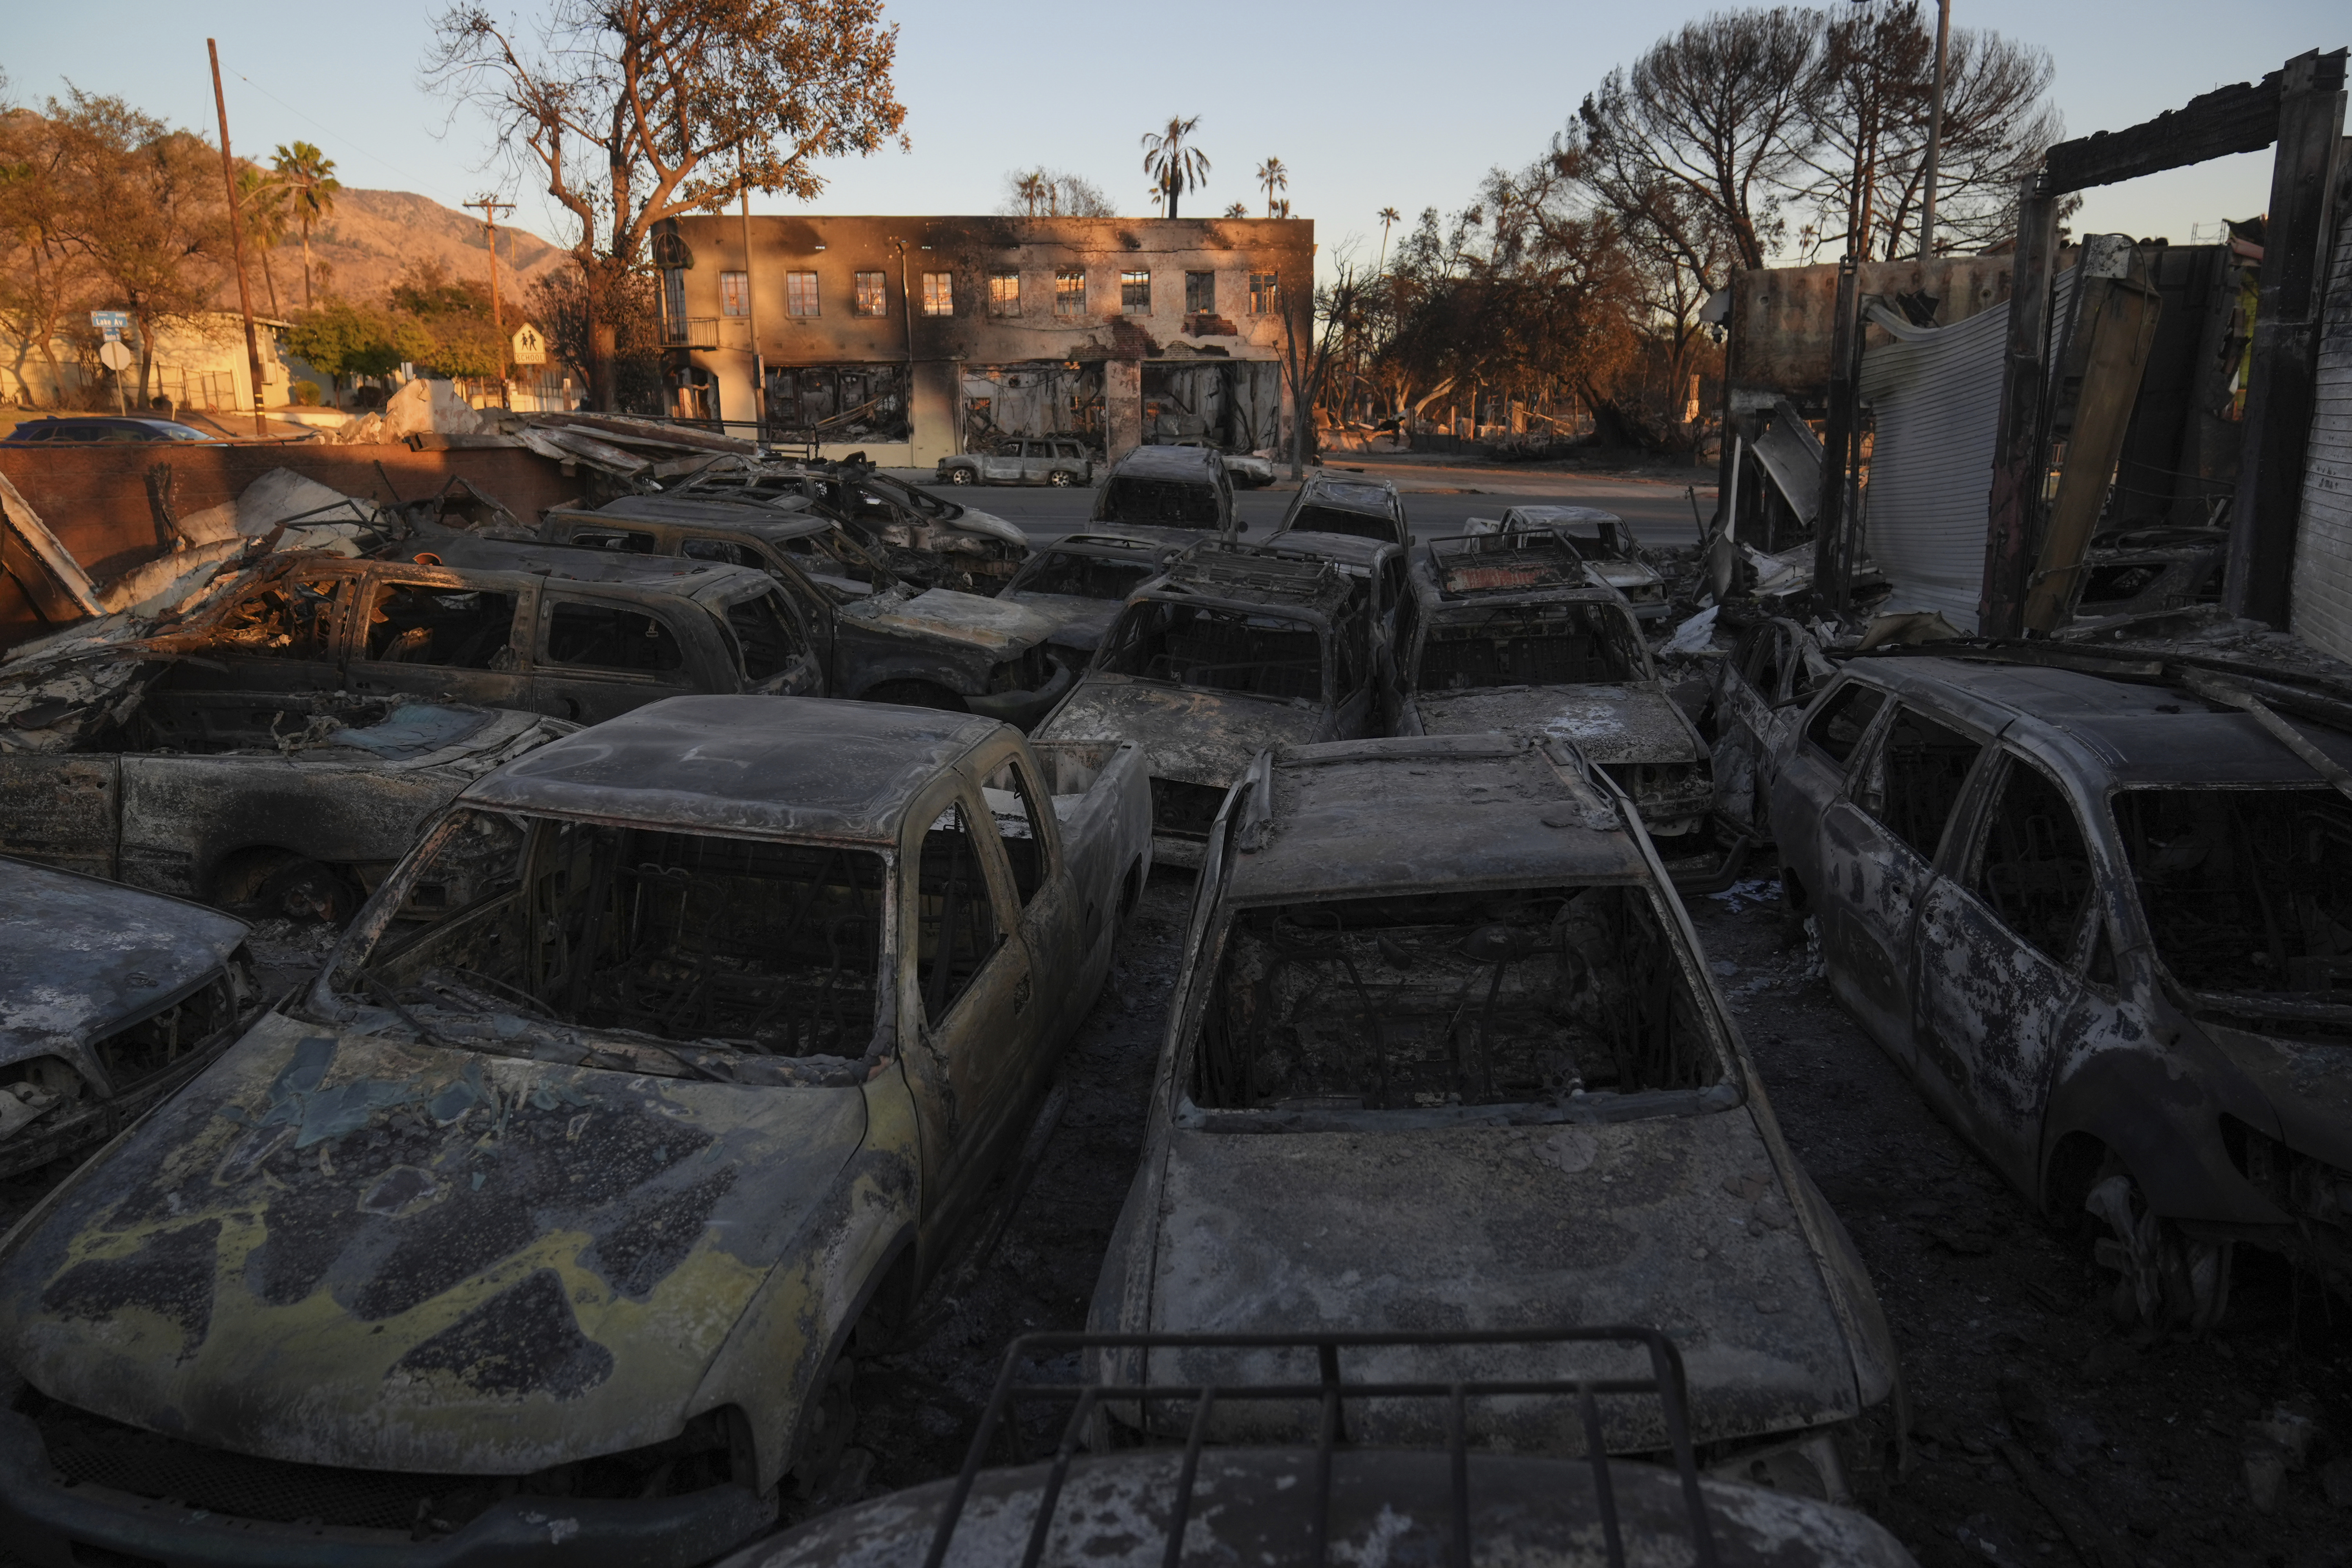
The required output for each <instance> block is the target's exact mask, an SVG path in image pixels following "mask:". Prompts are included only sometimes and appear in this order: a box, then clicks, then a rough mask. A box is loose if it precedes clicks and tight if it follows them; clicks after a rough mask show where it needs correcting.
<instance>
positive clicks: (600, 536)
mask: <svg viewBox="0 0 2352 1568" xmlns="http://www.w3.org/2000/svg"><path fill="white" fill-rule="evenodd" d="M567 542H568V543H572V544H576V545H578V546H580V547H581V548H582V549H583V550H618V551H621V552H624V553H625V554H629V555H651V554H652V553H653V552H654V536H653V535H652V534H650V533H647V532H646V531H643V530H642V529H635V528H579V529H574V530H572V537H571V538H570V539H569V540H568V541H567Z"/></svg>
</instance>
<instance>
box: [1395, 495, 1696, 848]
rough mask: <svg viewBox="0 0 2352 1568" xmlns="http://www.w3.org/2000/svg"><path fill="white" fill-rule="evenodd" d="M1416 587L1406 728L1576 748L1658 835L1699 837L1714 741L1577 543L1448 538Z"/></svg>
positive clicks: (1419, 570) (1436, 545) (1529, 534)
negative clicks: (1670, 687)
mask: <svg viewBox="0 0 2352 1568" xmlns="http://www.w3.org/2000/svg"><path fill="white" fill-rule="evenodd" d="M1412 580H1413V589H1414V593H1415V594H1416V595H1417V596H1418V599H1419V604H1418V606H1417V615H1416V623H1415V625H1414V626H1413V628H1412V643H1411V645H1410V648H1409V651H1408V653H1407V655H1406V658H1405V660H1404V684H1405V697H1404V702H1403V707H1402V713H1401V715H1400V717H1399V721H1398V723H1397V726H1396V728H1397V732H1398V733H1399V734H1402V735H1424V734H1426V735H1458V734H1469V733H1475V732H1477V731H1486V730H1498V731H1504V732H1505V733H1507V734H1515V735H1530V736H1534V737H1537V738H1538V739H1552V740H1562V741H1567V742H1570V743H1572V744H1573V745H1575V746H1576V748H1577V749H1578V750H1579V751H1580V752H1583V753H1584V754H1585V755H1586V756H1587V757H1590V758H1591V760H1592V761H1594V762H1595V763H1599V764H1600V765H1601V767H1602V768H1603V769H1605V770H1606V771H1607V772H1608V773H1609V774H1610V776H1611V777H1612V778H1614V779H1615V780H1616V781H1617V783H1618V784H1619V785H1620V786H1622V788H1623V789H1624V791H1625V793H1626V794H1628V795H1632V796H1633V803H1634V804H1635V805H1638V806H1639V807H1641V811H1642V820H1643V824H1644V825H1645V826H1647V827H1648V829H1649V831H1650V834H1651V836H1652V837H1655V838H1661V839H1665V840H1669V841H1673V840H1682V841H1684V842H1685V843H1689V842H1694V841H1695V840H1696V836H1697V835H1698V834H1699V833H1700V831H1701V830H1702V829H1704V828H1705V827H1706V826H1707V822H1708V817H1709V815H1710V813H1711V812H1712V810H1713V806H1714V799H1715V786H1714V783H1713V778H1712V774H1711V773H1710V771H1709V768H1708V761H1707V748H1706V742H1704V741H1702V740H1701V739H1700V738H1699V733H1698V730H1697V728H1696V726H1695V725H1693V724H1692V722H1691V721H1690V719H1689V717H1688V716H1687V715H1685V713H1684V712H1683V710H1682V709H1681V707H1680V706H1679V705H1678V704H1676V703H1675V700H1674V699H1673V698H1672V697H1671V696H1669V695H1667V692H1666V688H1665V683H1664V681H1663V680H1661V679H1659V678H1658V672H1657V668H1656V666H1655V665H1654V664H1653V663H1652V662H1651V660H1650V651H1649V648H1648V647H1647V646H1646V645H1645V644H1644V643H1643V640H1642V632H1641V627H1640V626H1639V625H1638V624H1637V623H1636V622H1635V620H1634V618H1633V611H1632V610H1631V609H1630V608H1629V607H1628V606H1627V605H1626V603H1625V601H1624V599H1623V598H1622V597H1621V596H1620V595H1618V593H1617V592H1616V590H1615V589H1613V588H1610V587H1608V586H1606V585H1604V584H1600V583H1598V582H1596V581H1594V580H1593V578H1592V576H1591V573H1590V571H1589V569H1588V568H1587V566H1586V564H1585V563H1584V561H1583V559H1582V557H1581V556H1580V555H1579V554H1578V552H1577V551H1576V549H1575V547H1574V546H1573V545H1571V544H1570V543H1568V542H1566V541H1564V540H1561V539H1559V538H1558V537H1557V536H1556V535H1553V534H1550V533H1548V532H1543V531H1525V532H1518V533H1508V534H1499V533H1487V534H1471V535H1468V536H1465V537H1463V538H1459V539H1440V540H1436V541H1433V542H1431V543H1430V544H1428V545H1426V546H1424V547H1423V549H1421V550H1420V551H1418V552H1415V554H1414V557H1413V562H1412ZM1667 847H1668V849H1669V852H1670V853H1671V852H1674V849H1675V846H1674V845H1673V844H1672V843H1671V842H1670V843H1669V845H1668V846H1667Z"/></svg>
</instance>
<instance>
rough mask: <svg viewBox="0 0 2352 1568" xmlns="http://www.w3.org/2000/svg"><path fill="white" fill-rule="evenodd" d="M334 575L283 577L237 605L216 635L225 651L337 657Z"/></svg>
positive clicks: (215, 642)
mask: <svg viewBox="0 0 2352 1568" xmlns="http://www.w3.org/2000/svg"><path fill="white" fill-rule="evenodd" d="M337 582H338V580H337V579H335V578H333V577H318V578H302V577H281V578H279V579H278V581H277V582H275V583H270V584H266V585H264V586H263V587H261V588H260V589H258V590H257V591H256V592H254V593H252V594H249V595H247V596H246V597H245V598H244V599H243V600H242V601H240V602H239V603H237V604H236V605H232V606H231V607H230V608H229V610H228V613H227V614H226V615H225V616H222V617H221V620H220V626H219V629H218V630H216V631H215V633H214V634H213V637H212V639H211V640H212V645H213V647H215V649H217V650H218V651H220V652H223V653H232V652H233V653H257V654H268V655H270V656H272V657H275V658H333V657H334V656H335V615H334V610H335V588H336V586H337Z"/></svg>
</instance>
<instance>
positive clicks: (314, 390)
mask: <svg viewBox="0 0 2352 1568" xmlns="http://www.w3.org/2000/svg"><path fill="white" fill-rule="evenodd" d="M294 401H295V402H296V403H298V404H299V405H302V406H303V407H305V408H316V407H318V406H319V384H318V383H317V382H315V381H298V382H296V383H295V384H294Z"/></svg>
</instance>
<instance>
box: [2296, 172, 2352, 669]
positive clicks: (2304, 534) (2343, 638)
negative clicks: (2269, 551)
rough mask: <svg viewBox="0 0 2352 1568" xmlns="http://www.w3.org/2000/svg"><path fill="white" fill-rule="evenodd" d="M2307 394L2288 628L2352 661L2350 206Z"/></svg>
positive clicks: (2340, 225) (2332, 270) (2343, 222)
mask: <svg viewBox="0 0 2352 1568" xmlns="http://www.w3.org/2000/svg"><path fill="white" fill-rule="evenodd" d="M2311 390H2312V413H2311V445H2310V447H2309V449H2308V452H2307V453H2306V455H2305V467H2304V475H2303V518H2302V521H2301V522H2300V524H2299V525H2298V526H2297V528H2296V530H2295V538H2294V606H2293V609H2292V611H2291V612H2290V622H2289V624H2290V625H2291V626H2293V628H2294V633H2295V635H2296V636H2298V637H2302V638H2303V639H2304V640H2305V642H2308V643H2311V644H2312V645H2313V646H2315V647H2322V648H2325V649H2326V650H2327V651H2328V652H2329V653H2332V654H2334V655H2336V657H2337V658H2352V209H2347V211H2346V212H2345V213H2344V215H2343V217H2342V220H2341V221H2340V222H2339V223H2338V225H2337V226H2336V258H2335V261H2334V263H2333V264H2332V265H2331V266H2330V267H2329V268H2328V272H2327V296H2326V303H2325V304H2324V305H2323V306H2322V307H2321V310H2320V330H2319V356H2318V373H2317V374H2316V375H2315V376H2314V378H2313V381H2312V388H2311Z"/></svg>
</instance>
